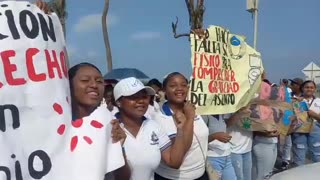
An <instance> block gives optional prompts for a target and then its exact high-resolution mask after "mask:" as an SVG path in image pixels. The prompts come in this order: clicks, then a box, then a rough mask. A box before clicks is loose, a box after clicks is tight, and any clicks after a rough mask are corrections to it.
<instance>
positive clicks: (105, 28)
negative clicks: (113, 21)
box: [101, 0, 112, 72]
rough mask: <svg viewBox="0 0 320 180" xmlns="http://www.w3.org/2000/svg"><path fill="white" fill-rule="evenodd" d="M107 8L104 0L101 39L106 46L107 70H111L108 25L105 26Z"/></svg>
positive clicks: (107, 0) (107, 1) (107, 3)
mask: <svg viewBox="0 0 320 180" xmlns="http://www.w3.org/2000/svg"><path fill="white" fill-rule="evenodd" d="M108 10H109V0H105V2H104V8H103V12H102V18H101V20H102V32H103V39H104V44H105V48H106V57H107V64H108V67H107V72H110V71H111V70H112V55H111V47H110V42H109V35H108V26H107V14H108Z"/></svg>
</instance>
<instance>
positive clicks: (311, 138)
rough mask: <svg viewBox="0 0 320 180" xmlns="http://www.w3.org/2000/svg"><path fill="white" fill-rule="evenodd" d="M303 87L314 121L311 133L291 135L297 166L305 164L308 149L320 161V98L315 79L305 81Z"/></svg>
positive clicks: (294, 159)
mask: <svg viewBox="0 0 320 180" xmlns="http://www.w3.org/2000/svg"><path fill="white" fill-rule="evenodd" d="M301 89H302V92H303V100H304V101H305V102H307V104H308V105H309V111H308V115H309V117H310V118H312V119H313V120H314V123H313V128H312V130H311V132H310V133H293V134H292V136H291V137H292V145H293V146H292V152H293V158H292V159H293V163H294V164H295V165H296V166H301V165H304V164H305V159H306V152H307V150H309V151H310V154H311V160H312V161H313V162H320V98H317V97H315V96H314V94H315V92H316V89H317V87H316V84H315V83H314V82H313V81H305V82H304V83H303V84H302V85H301ZM298 99H299V98H298Z"/></svg>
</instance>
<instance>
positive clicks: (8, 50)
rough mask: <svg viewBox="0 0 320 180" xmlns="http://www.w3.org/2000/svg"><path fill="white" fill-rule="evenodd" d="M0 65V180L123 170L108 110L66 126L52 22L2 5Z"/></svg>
mask: <svg viewBox="0 0 320 180" xmlns="http://www.w3.org/2000/svg"><path fill="white" fill-rule="evenodd" d="M0 58H1V61H0V179H6V180H15V179H16V180H23V179H30V180H31V179H46V180H56V179H77V180H87V179H97V180H98V179H103V177H104V174H105V173H106V172H110V171H112V170H114V169H117V168H119V167H120V166H122V165H123V164H124V161H123V157H122V152H121V146H120V145H119V144H112V143H111V140H110V135H111V127H110V124H109V121H110V120H111V118H112V117H111V114H110V112H108V111H106V107H100V108H98V109H97V110H96V111H95V112H94V113H93V114H91V115H90V116H89V117H85V118H83V119H81V120H77V121H74V122H72V121H71V106H70V101H71V99H70V92H69V81H68V73H67V67H66V64H65V59H66V53H65V41H64V38H63V32H62V28H61V25H60V22H59V18H58V17H57V16H56V15H55V14H52V15H46V14H44V13H43V12H42V11H41V10H39V9H38V8H37V7H36V6H35V5H33V4H30V3H29V2H15V1H10V2H6V1H2V2H0ZM111 157H112V160H110V159H111ZM108 159H109V160H108ZM107 163H111V164H107Z"/></svg>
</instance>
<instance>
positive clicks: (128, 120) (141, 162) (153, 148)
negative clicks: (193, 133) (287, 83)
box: [114, 77, 194, 180]
mask: <svg viewBox="0 0 320 180" xmlns="http://www.w3.org/2000/svg"><path fill="white" fill-rule="evenodd" d="M154 94H155V92H154V90H153V89H152V88H151V87H147V86H146V87H145V86H144V85H143V84H142V82H141V81H139V80H138V79H136V78H133V77H131V78H126V79H123V80H121V81H119V82H118V83H117V84H116V86H115V87H114V98H115V101H116V105H117V106H118V108H119V113H118V114H116V117H117V119H119V121H120V123H121V125H122V127H123V129H124V130H125V133H126V135H127V138H126V140H125V142H124V145H123V147H124V149H125V152H126V157H127V161H128V164H129V166H130V168H131V179H132V180H152V179H154V171H155V170H156V168H157V167H158V166H159V164H160V160H162V162H164V163H165V164H166V165H168V166H170V167H172V168H178V167H179V166H180V165H181V163H182V161H183V158H184V156H185V149H186V145H185V144H186V141H185V139H184V136H186V134H188V133H187V132H186V131H185V130H184V128H186V127H187V125H188V124H190V123H188V121H187V120H186V118H185V116H184V115H183V114H181V113H180V114H179V113H177V114H176V115H175V119H176V122H177V124H178V135H177V138H176V141H175V142H171V141H170V139H169V137H168V136H167V134H166V132H165V131H164V130H163V129H162V127H161V126H160V125H159V124H158V123H157V121H154V120H150V119H148V118H145V117H144V114H145V113H146V111H147V108H148V105H149V102H150V96H152V95H154ZM193 108H194V107H192V106H191V105H189V106H188V108H187V109H188V110H189V111H191V110H192V109H193ZM193 111H194V110H193Z"/></svg>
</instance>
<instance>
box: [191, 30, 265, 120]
mask: <svg viewBox="0 0 320 180" xmlns="http://www.w3.org/2000/svg"><path fill="white" fill-rule="evenodd" d="M190 39H191V53H192V56H191V64H192V72H193V73H192V77H191V84H190V100H191V102H192V103H194V104H196V105H197V113H198V114H200V115H208V114H226V113H233V112H235V111H237V110H238V109H239V108H241V107H243V106H245V105H247V104H248V103H249V101H250V100H251V99H252V98H253V97H254V94H255V93H256V92H257V91H258V89H259V86H260V82H261V78H260V76H261V74H262V72H263V66H262V62H261V57H260V53H259V52H257V51H255V50H254V49H253V48H252V47H250V46H249V45H248V44H247V43H246V42H245V39H244V37H242V36H239V35H236V34H231V33H230V31H229V30H228V29H225V28H222V27H219V26H210V27H209V28H208V29H207V30H206V31H205V33H204V36H203V37H202V36H199V35H196V34H191V35H190Z"/></svg>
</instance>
